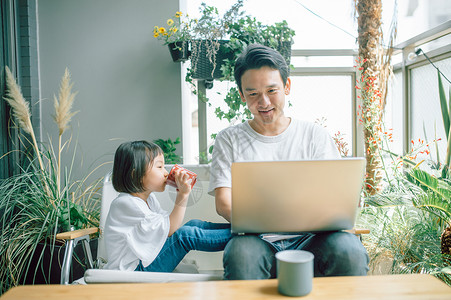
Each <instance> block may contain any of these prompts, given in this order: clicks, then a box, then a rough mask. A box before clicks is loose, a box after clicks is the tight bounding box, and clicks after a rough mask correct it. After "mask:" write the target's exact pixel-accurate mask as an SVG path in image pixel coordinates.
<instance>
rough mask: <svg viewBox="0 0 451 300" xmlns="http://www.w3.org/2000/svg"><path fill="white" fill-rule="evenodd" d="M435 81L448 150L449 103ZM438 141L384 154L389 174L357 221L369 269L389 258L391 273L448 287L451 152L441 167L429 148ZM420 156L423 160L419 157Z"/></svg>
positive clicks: (450, 282) (450, 278)
mask: <svg viewBox="0 0 451 300" xmlns="http://www.w3.org/2000/svg"><path fill="white" fill-rule="evenodd" d="M438 78H439V96H440V97H439V99H440V103H441V108H442V117H443V121H444V125H445V134H446V136H447V137H448V145H449V143H450V139H449V133H450V131H449V128H450V121H449V110H448V107H449V100H447V99H446V96H445V93H444V90H443V85H442V83H441V78H440V74H438ZM450 92H451V89H450ZM439 140H440V139H438V140H435V141H433V142H432V143H425V142H424V141H422V140H419V141H418V143H417V145H415V142H414V141H412V145H413V148H412V150H411V151H410V152H409V153H408V154H406V155H404V156H402V157H400V156H397V155H395V154H393V153H392V152H390V151H388V150H386V152H387V153H388V154H389V155H390V157H391V158H393V170H392V171H391V172H390V173H391V174H392V175H389V176H387V178H386V180H387V185H386V187H385V188H384V189H383V190H382V191H381V192H379V193H377V194H374V195H368V196H367V198H366V200H365V203H366V206H365V208H364V209H363V210H362V214H361V216H360V222H363V224H364V226H368V227H369V228H370V229H371V234H370V235H369V240H368V241H366V247H367V249H368V252H369V254H370V257H371V263H372V264H375V263H377V261H378V259H379V258H381V257H384V258H385V259H387V258H389V260H390V261H391V264H390V272H391V273H419V272H421V273H430V274H433V275H434V276H436V277H438V278H440V279H442V280H443V281H444V282H445V283H447V284H448V285H450V286H451V176H450V175H451V174H450V172H449V157H450V155H451V149H450V148H449V147H448V150H447V153H446V157H445V164H441V163H440V161H439V157H438V154H437V158H436V160H434V159H432V158H431V157H430V155H431V154H430V151H429V147H430V146H432V145H433V144H436V143H437V142H438V141H439ZM437 153H438V152H437ZM419 154H426V155H427V159H423V158H418V155H419ZM418 160H419V161H418ZM384 163H386V162H384ZM426 164H427V165H428V166H426ZM400 170H402V171H400ZM387 174H388V172H387Z"/></svg>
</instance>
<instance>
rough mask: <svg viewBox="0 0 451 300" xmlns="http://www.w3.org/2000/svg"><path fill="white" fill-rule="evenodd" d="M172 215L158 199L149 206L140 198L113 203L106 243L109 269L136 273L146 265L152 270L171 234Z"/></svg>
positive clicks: (124, 195)
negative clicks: (140, 264) (151, 264)
mask: <svg viewBox="0 0 451 300" xmlns="http://www.w3.org/2000/svg"><path fill="white" fill-rule="evenodd" d="M169 225H170V223H169V213H168V212H167V211H165V210H163V209H162V208H161V207H160V203H159V202H158V200H157V198H156V197H155V195H153V194H150V196H149V198H147V204H146V203H145V202H144V201H143V200H142V199H141V198H138V197H134V196H132V195H130V194H127V193H121V194H119V196H118V197H117V198H116V199H114V200H113V202H112V203H111V207H110V211H109V213H108V216H107V219H106V222H105V229H104V233H103V234H104V240H105V247H106V254H107V261H108V263H107V264H106V265H105V266H104V268H105V269H112V270H128V271H133V270H135V269H136V267H137V266H138V263H139V261H140V260H141V261H142V264H143V266H144V267H146V266H148V265H149V264H150V263H151V262H152V261H153V260H154V259H155V257H156V256H157V255H158V253H159V252H160V250H161V248H162V247H163V245H164V243H165V241H166V239H167V237H168V234H169Z"/></svg>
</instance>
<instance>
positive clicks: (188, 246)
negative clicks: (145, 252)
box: [135, 220, 231, 272]
mask: <svg viewBox="0 0 451 300" xmlns="http://www.w3.org/2000/svg"><path fill="white" fill-rule="evenodd" d="M230 238H231V233H230V224H228V223H210V222H205V221H200V220H191V221H189V222H187V223H186V224H185V225H183V226H182V227H180V228H179V229H177V231H176V232H174V234H173V235H171V236H170V237H168V238H167V240H166V242H165V243H164V245H163V248H162V249H161V251H160V253H158V255H157V257H156V258H155V259H154V261H153V262H152V263H151V264H150V265H148V266H147V267H144V266H143V264H142V262H141V261H140V262H139V264H138V266H137V267H136V269H135V271H147V272H172V271H174V269H175V267H177V265H178V264H179V263H180V261H181V260H182V259H183V258H184V257H185V255H186V254H187V253H188V252H189V251H190V250H199V251H208V252H214V251H222V250H224V247H225V245H226V244H227V242H228V241H229V240H230Z"/></svg>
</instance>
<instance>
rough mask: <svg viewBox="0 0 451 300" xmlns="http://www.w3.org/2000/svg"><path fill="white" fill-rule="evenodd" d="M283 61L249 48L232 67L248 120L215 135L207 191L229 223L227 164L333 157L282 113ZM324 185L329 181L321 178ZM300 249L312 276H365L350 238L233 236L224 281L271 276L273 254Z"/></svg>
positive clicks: (304, 126)
mask: <svg viewBox="0 0 451 300" xmlns="http://www.w3.org/2000/svg"><path fill="white" fill-rule="evenodd" d="M288 74H289V73H288V66H287V64H286V62H285V59H284V58H283V57H282V56H281V55H280V54H279V53H278V52H277V51H275V50H273V49H271V48H268V47H265V46H262V45H256V44H255V45H250V46H249V47H248V48H247V49H246V50H245V51H244V52H243V53H242V54H241V55H240V57H239V58H238V59H237V61H236V63H235V74H234V76H235V80H236V83H237V86H238V89H239V92H240V96H241V99H242V100H243V101H244V102H245V103H246V105H247V107H248V109H249V110H250V111H251V113H252V115H253V119H252V120H249V121H247V122H245V123H242V124H239V125H235V126H231V127H228V128H226V129H224V130H222V131H221V132H220V133H219V134H218V135H217V137H216V141H215V147H214V151H213V160H212V164H211V176H210V187H209V193H210V194H212V195H214V196H215V201H216V211H217V212H218V214H219V215H221V216H222V217H224V218H225V219H226V220H228V221H230V213H231V200H232V199H231V165H232V162H237V161H246V160H247V161H249V160H255V161H257V160H258V161H262V160H268V161H273V160H306V159H335V158H339V157H340V155H339V152H338V150H337V147H336V146H335V144H334V142H333V140H332V139H331V137H330V135H329V134H328V133H327V131H326V130H325V129H324V128H322V127H321V126H318V125H316V124H313V123H308V122H302V121H298V120H295V119H291V118H288V117H286V116H285V115H284V111H283V110H284V106H285V96H286V95H288V94H289V93H290V88H291V80H290V78H289V77H288ZM325 176H326V177H325V182H326V181H327V180H333V178H330V179H327V175H326V174H325ZM287 249H302V250H307V251H310V252H312V253H313V254H314V255H315V261H314V268H315V270H314V272H315V276H340V275H341V276H344V275H365V274H366V273H367V271H368V254H367V252H366V250H365V248H364V247H363V245H362V243H361V242H360V240H359V239H358V238H357V237H356V236H355V235H353V234H350V233H346V232H333V233H322V234H302V235H295V236H293V235H291V236H287V235H285V236H284V235H277V234H272V235H269V234H266V235H245V236H235V237H233V238H232V240H231V241H230V242H229V243H228V244H227V246H226V248H225V250H224V277H225V279H265V278H274V277H276V260H275V253H276V252H278V251H282V250H287Z"/></svg>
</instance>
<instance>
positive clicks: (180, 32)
mask: <svg viewBox="0 0 451 300" xmlns="http://www.w3.org/2000/svg"><path fill="white" fill-rule="evenodd" d="M195 22H196V20H195V19H190V18H189V17H188V16H187V15H183V13H182V12H180V11H178V12H176V13H175V15H174V16H173V18H169V19H168V20H167V21H166V25H165V26H161V27H160V26H155V27H154V30H153V36H154V38H157V39H158V40H160V41H162V42H163V44H164V45H168V48H169V52H170V54H171V57H172V60H173V61H174V62H181V61H186V60H188V58H189V55H190V51H189V41H190V40H191V28H192V26H193V24H194V23H195Z"/></svg>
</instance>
